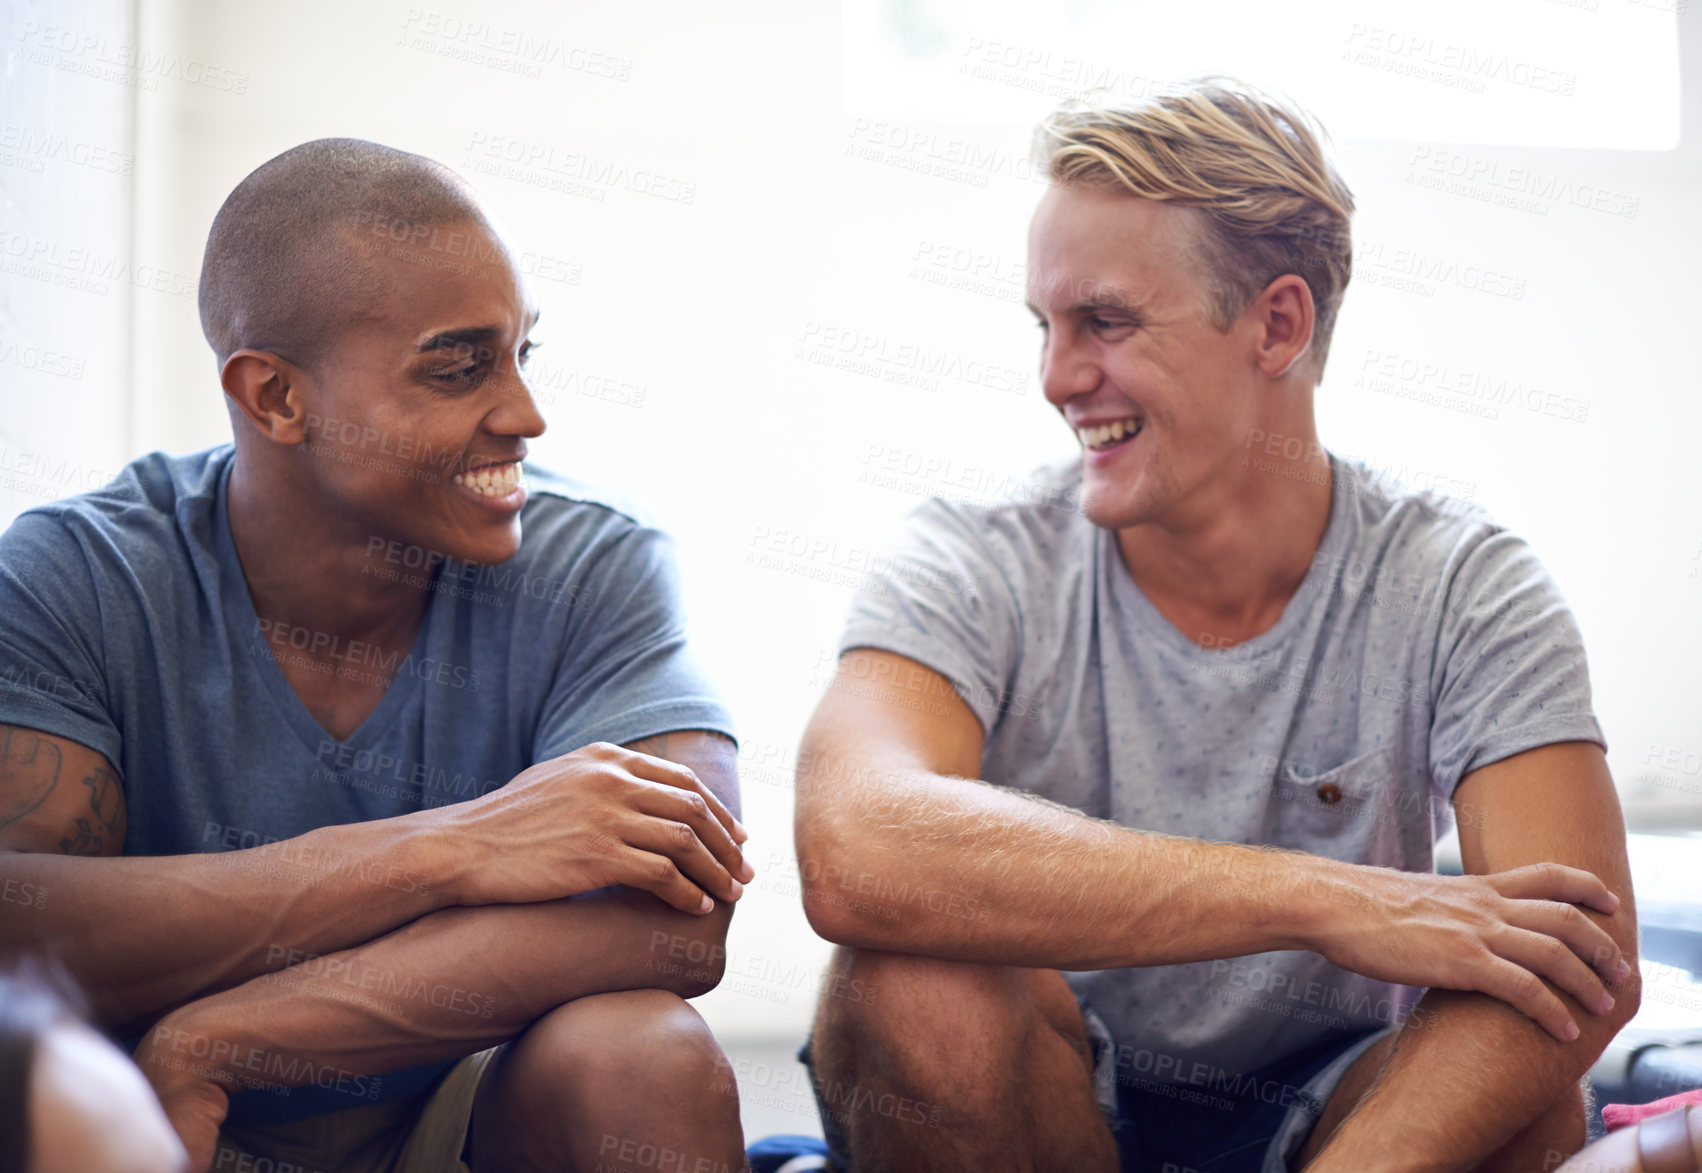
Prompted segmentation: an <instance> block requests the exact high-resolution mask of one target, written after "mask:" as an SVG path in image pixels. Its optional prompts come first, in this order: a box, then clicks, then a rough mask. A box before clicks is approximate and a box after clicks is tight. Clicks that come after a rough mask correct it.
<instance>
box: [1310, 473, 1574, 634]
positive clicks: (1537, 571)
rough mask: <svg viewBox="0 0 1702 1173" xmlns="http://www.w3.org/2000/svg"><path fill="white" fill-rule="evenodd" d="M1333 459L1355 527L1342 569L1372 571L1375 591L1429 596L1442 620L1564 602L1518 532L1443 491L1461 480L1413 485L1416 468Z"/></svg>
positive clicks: (1539, 610) (1533, 611)
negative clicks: (1354, 541)
mask: <svg viewBox="0 0 1702 1173" xmlns="http://www.w3.org/2000/svg"><path fill="white" fill-rule="evenodd" d="M1338 459H1339V458H1338ZM1339 467H1340V468H1341V470H1342V474H1343V475H1342V482H1343V485H1344V487H1345V488H1346V489H1347V491H1348V492H1349V493H1350V494H1351V497H1350V500H1349V501H1348V507H1349V508H1350V509H1351V510H1352V511H1353V513H1354V515H1355V519H1356V520H1357V522H1358V525H1357V532H1358V535H1359V540H1358V543H1357V547H1356V548H1353V549H1350V550H1348V551H1347V552H1346V553H1345V555H1344V559H1343V560H1344V562H1346V563H1347V564H1346V565H1344V566H1343V567H1342V568H1341V573H1342V574H1343V575H1344V576H1347V577H1350V578H1351V577H1352V576H1356V575H1357V576H1359V577H1360V581H1361V583H1362V584H1363V583H1367V582H1369V581H1371V580H1372V579H1375V581H1376V589H1377V590H1378V592H1379V593H1384V592H1399V594H1400V595H1401V596H1402V597H1405V596H1412V597H1415V598H1420V599H1423V598H1429V599H1431V600H1432V603H1433V607H1434V612H1433V613H1434V614H1436V615H1437V616H1438V617H1441V618H1442V619H1443V621H1444V623H1447V622H1449V621H1450V617H1451V621H1452V622H1456V623H1461V622H1463V623H1470V622H1475V621H1478V620H1483V619H1488V618H1494V617H1499V618H1501V619H1505V618H1507V617H1508V615H1509V614H1511V615H1513V616H1514V617H1518V616H1519V615H1524V614H1526V613H1529V614H1530V615H1532V616H1539V615H1546V614H1548V613H1550V612H1553V611H1561V610H1564V600H1563V599H1562V597H1561V595H1560V591H1559V588H1558V586H1557V585H1556V584H1555V582H1554V581H1553V579H1552V578H1551V577H1550V576H1549V573H1548V570H1547V568H1546V567H1545V566H1544V565H1543V563H1542V560H1541V559H1540V558H1539V557H1538V556H1537V554H1536V551H1535V550H1533V549H1532V548H1531V546H1530V544H1529V543H1528V542H1526V541H1525V539H1524V538H1522V537H1521V536H1519V535H1518V534H1517V533H1514V532H1513V531H1512V530H1510V529H1509V528H1507V527H1506V526H1505V525H1503V524H1501V523H1500V522H1499V521H1498V520H1496V518H1495V517H1494V516H1493V515H1492V514H1491V513H1490V512H1489V511H1488V510H1487V509H1485V508H1484V507H1483V506H1481V505H1478V504H1476V503H1474V502H1472V501H1471V500H1469V499H1468V498H1466V497H1464V496H1457V495H1454V494H1453V493H1450V492H1446V491H1443V488H1450V487H1451V488H1465V489H1467V491H1468V492H1469V487H1468V486H1443V487H1430V486H1426V487H1414V484H1413V482H1415V481H1416V482H1420V483H1422V482H1423V481H1424V479H1425V478H1424V476H1423V474H1421V473H1420V474H1413V473H1410V472H1409V471H1408V470H1403V469H1400V468H1398V467H1397V468H1377V467H1373V466H1371V465H1369V464H1367V463H1365V462H1363V461H1349V460H1342V462H1341V464H1340V466H1339ZM1510 608H1511V609H1512V610H1511V611H1509V609H1510Z"/></svg>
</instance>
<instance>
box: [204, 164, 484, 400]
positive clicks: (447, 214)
mask: <svg viewBox="0 0 1702 1173" xmlns="http://www.w3.org/2000/svg"><path fill="white" fill-rule="evenodd" d="M463 221H473V222H476V223H478V224H480V225H483V226H485V227H487V228H488V227H489V221H488V219H487V217H486V215H485V212H484V210H483V209H482V208H481V207H480V205H479V201H478V198H477V196H475V195H474V194H473V191H472V189H471V188H470V187H468V186H467V184H466V182H465V181H464V180H462V179H461V177H460V176H459V175H457V174H456V173H455V172H453V171H451V170H450V169H449V168H448V167H445V166H444V165H443V164H441V163H437V162H434V161H433V160H431V159H427V158H425V157H424V156H423V155H413V154H409V153H408V152H407V151H398V150H396V149H395V148H394V147H386V146H381V145H380V144H378V143H370V142H365V141H363V140H361V139H353V138H325V139H316V140H315V141H313V142H309V143H303V144H302V145H301V146H299V147H292V148H290V149H289V150H287V151H285V152H284V153H283V154H281V155H279V156H277V157H276V158H274V159H272V160H270V161H268V162H266V163H263V164H261V165H260V166H259V167H258V168H256V169H255V170H254V171H253V172H252V173H251V174H250V175H249V176H248V178H246V179H244V180H243V181H242V182H241V183H239V184H237V187H236V190H235V191H233V192H231V194H230V197H229V198H228V199H226V200H225V202H224V206H223V207H221V208H220V209H219V214H218V215H217V216H215V217H214V218H213V229H212V231H211V232H210V233H208V234H207V252H206V255H205V256H204V257H203V259H202V262H201V285H200V308H201V330H202V333H204V334H205V335H206V336H207V342H208V343H209V344H210V345H211V346H212V348H213V353H214V354H216V355H217V356H218V360H219V365H220V366H221V367H222V366H223V365H224V364H225V361H226V360H227V359H229V358H230V356H231V355H232V354H233V353H235V352H236V351H239V350H248V349H252V350H263V351H268V352H270V353H273V354H276V355H279V356H280V357H282V358H285V359H288V360H289V361H291V362H293V363H296V364H297V365H299V366H302V367H305V368H307V369H309V370H317V369H318V368H319V364H320V363H321V361H322V360H323V359H324V358H325V357H326V356H327V355H328V354H329V353H330V351H331V350H332V348H333V346H334V345H335V343H336V341H337V339H338V337H339V336H340V335H341V333H342V331H343V330H344V329H346V328H347V327H348V326H350V325H352V324H354V323H356V322H358V321H361V320H362V319H363V318H364V317H365V315H366V314H367V313H368V312H369V311H370V309H371V308H372V307H373V306H374V305H376V304H377V303H378V302H379V301H380V300H381V299H382V298H383V297H384V296H385V295H386V294H387V293H388V292H389V291H390V287H391V284H392V283H393V281H394V278H393V277H390V276H387V275H386V268H385V266H383V265H381V264H378V263H376V262H377V259H378V257H379V256H380V255H381V254H383V253H385V252H387V251H390V252H393V251H394V249H395V245H396V244H397V243H399V242H418V241H420V240H421V239H423V238H427V237H431V238H433V239H435V233H434V230H435V229H437V228H439V227H441V226H444V225H448V224H454V223H457V222H463Z"/></svg>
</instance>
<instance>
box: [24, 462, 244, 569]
mask: <svg viewBox="0 0 1702 1173" xmlns="http://www.w3.org/2000/svg"><path fill="white" fill-rule="evenodd" d="M231 457H232V448H231V446H230V445H229V444H223V445H218V446H216V447H213V448H207V449H203V450H202V451H199V452H192V453H189V454H187V455H183V456H172V455H169V454H167V453H164V452H151V453H149V454H148V455H146V456H142V457H139V458H137V459H136V460H133V461H131V462H130V463H129V464H127V465H126V466H125V467H124V468H123V469H122V470H121V471H120V472H119V473H118V475H117V476H116V477H114V478H113V479H112V480H111V481H109V482H107V483H106V484H105V485H102V486H100V487H99V488H95V489H90V490H88V491H86V492H82V493H77V494H75V495H73V496H69V497H62V498H60V499H59V500H57V501H49V502H47V503H45V504H42V505H37V506H35V507H33V508H31V509H27V510H25V511H24V512H23V513H21V514H19V515H18V517H17V518H16V519H15V520H14V521H13V522H12V524H11V526H10V527H8V528H7V530H6V532H5V535H4V538H3V539H0V540H3V541H4V543H5V549H6V559H7V561H8V562H9V563H14V562H15V561H16V560H19V559H27V558H28V556H29V555H30V554H35V555H38V556H44V557H53V556H54V555H55V554H58V555H65V554H69V553H70V552H72V551H75V550H80V551H81V553H82V555H83V556H84V557H85V558H87V559H88V560H90V561H97V560H113V561H117V562H121V563H123V564H125V565H126V566H133V567H149V566H153V565H156V564H157V563H158V562H159V561H160V559H161V558H162V557H169V556H170V554H171V553H172V552H173V551H175V550H176V549H177V548H178V547H179V546H180V545H181V537H180V534H181V532H182V528H183V527H184V526H185V525H186V524H187V523H188V521H189V518H188V516H187V515H188V514H189V513H191V512H193V511H195V510H196V509H210V507H211V505H212V503H213V501H214V500H215V499H216V497H217V494H218V486H219V479H220V477H222V476H223V475H224V472H225V470H226V469H227V467H228V466H229V463H230V460H231Z"/></svg>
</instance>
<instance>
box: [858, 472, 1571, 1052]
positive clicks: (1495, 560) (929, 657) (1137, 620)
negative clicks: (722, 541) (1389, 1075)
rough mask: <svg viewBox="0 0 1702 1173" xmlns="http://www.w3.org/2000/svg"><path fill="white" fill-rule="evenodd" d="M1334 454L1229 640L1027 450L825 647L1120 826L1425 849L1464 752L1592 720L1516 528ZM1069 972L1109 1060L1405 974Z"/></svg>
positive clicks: (1255, 960) (1257, 962)
mask: <svg viewBox="0 0 1702 1173" xmlns="http://www.w3.org/2000/svg"><path fill="white" fill-rule="evenodd" d="M1330 460H1331V467H1332V469H1333V482H1332V483H1333V492H1332V494H1331V498H1332V499H1331V505H1330V518H1329V524H1328V526H1327V528H1326V530H1325V533H1324V538H1323V541H1322V542H1321V544H1320V546H1319V548H1318V552H1317V554H1316V555H1315V556H1314V558H1313V562H1312V566H1311V568H1310V569H1309V570H1308V572H1307V574H1306V577H1305V579H1304V580H1303V581H1302V582H1301V585H1300V588H1299V589H1298V590H1297V591H1296V592H1295V595H1294V597H1293V599H1291V600H1290V601H1289V603H1288V606H1287V607H1286V609H1285V610H1284V611H1283V614H1282V618H1281V619H1280V620H1279V621H1278V622H1277V624H1276V625H1275V626H1274V627H1272V628H1271V629H1270V630H1269V631H1266V632H1264V633H1262V634H1261V635H1259V636H1257V637H1256V638H1254V639H1251V640H1249V641H1247V642H1245V643H1242V644H1239V645H1236V646H1235V647H1231V648H1207V647H1202V646H1199V645H1198V644H1195V643H1194V642H1193V641H1192V640H1191V639H1189V637H1188V636H1187V635H1186V634H1184V633H1183V632H1181V631H1179V630H1177V628H1176V627H1174V626H1173V625H1172V624H1171V623H1170V622H1169V620H1167V619H1165V618H1164V616H1163V615H1161V614H1160V613H1159V612H1158V610H1157V609H1156V608H1155V607H1154V606H1153V605H1152V603H1151V602H1150V601H1149V600H1148V599H1147V598H1146V596H1145V595H1144V594H1143V593H1142V592H1141V590H1140V588H1139V587H1138V586H1136V584H1135V581H1134V579H1133V578H1132V577H1131V576H1130V574H1129V572H1128V569H1127V567H1126V566H1125V564H1124V562H1123V560H1122V557H1121V553H1120V551H1119V549H1118V546H1117V541H1116V534H1115V532H1114V531H1112V530H1106V529H1100V528H1098V527H1096V526H1094V525H1093V524H1092V523H1090V522H1089V521H1088V520H1087V519H1086V518H1085V517H1083V516H1082V515H1081V513H1080V512H1079V511H1077V510H1075V509H1073V508H1071V507H1070V505H1069V502H1072V501H1073V500H1074V499H1075V495H1074V493H1073V492H1072V489H1073V487H1074V486H1075V485H1078V484H1079V482H1080V475H1081V474H1080V470H1079V465H1078V463H1077V462H1076V461H1074V460H1072V461H1068V462H1065V463H1062V464H1059V465H1056V466H1052V467H1050V468H1048V469H1046V470H1045V471H1044V472H1043V473H1042V474H1041V477H1040V480H1041V482H1042V483H1044V484H1045V485H1047V486H1049V487H1050V489H1049V491H1048V492H1046V493H1036V494H1034V495H1033V499H1034V500H1037V501H1043V502H1044V503H1043V504H1022V503H1013V504H1004V505H996V506H991V507H985V506H964V505H954V504H949V503H946V502H944V501H940V500H931V501H928V502H927V503H925V504H923V505H922V506H921V507H919V508H918V509H917V510H916V511H915V512H914V513H913V514H912V515H911V518H910V520H909V522H908V523H907V525H906V526H905V528H904V529H903V530H902V531H901V533H900V535H899V537H898V539H897V540H896V542H895V544H894V546H893V548H892V555H893V556H892V558H891V560H890V561H888V560H886V559H883V560H882V568H881V569H882V570H883V571H884V573H880V574H874V575H871V576H870V577H871V579H873V580H874V581H873V582H872V583H871V584H870V585H869V586H868V587H866V588H865V589H863V590H862V591H861V592H859V594H858V595H857V597H856V599H855V600H854V602H853V604H852V608H851V616H850V619H849V621H848V622H847V624H846V628H845V633H844V636H843V637H842V638H841V640H840V648H841V650H842V651H843V650H845V649H849V648H854V647H873V648H880V649H885V650H887V651H892V652H896V653H898V654H900V655H903V656H907V657H909V658H911V659H913V660H915V661H917V662H919V663H921V664H924V665H926V666H927V667H929V668H932V669H934V670H935V671H937V672H939V673H940V674H941V675H942V676H944V677H946V678H947V679H948V680H950V681H951V682H952V683H953V685H954V687H955V688H956V689H957V691H958V692H959V694H960V695H961V696H962V697H963V698H964V700H965V701H966V702H967V703H968V704H969V706H970V707H971V708H972V709H973V710H974V711H975V714H976V716H977V717H978V718H979V719H980V721H981V725H982V728H983V730H984V731H985V733H986V747H985V750H984V752H983V755H982V763H981V765H982V773H981V776H982V777H983V778H985V779H986V780H987V781H990V782H996V783H1000V784H1003V785H1007V786H1013V787H1017V788H1019V789H1022V790H1027V791H1030V792H1032V793H1034V794H1038V795H1042V796H1044V797H1046V798H1049V799H1052V800H1054V801H1056V802H1061V803H1065V804H1068V805H1069V806H1072V807H1076V808H1078V809H1080V810H1082V811H1085V812H1087V813H1088V814H1091V815H1096V816H1099V817H1101V818H1109V819H1114V820H1116V821H1117V822H1120V823H1123V824H1125V825H1127V826H1130V827H1139V828H1143V829H1149V830H1154V831H1162V832H1166V833H1169V834H1173V835H1185V836H1190V837H1194V838H1199V839H1207V840H1215V841H1219V842H1232V843H1263V844H1273V845H1277V846H1282V847H1289V848H1296V849H1299V850H1302V851H1308V852H1312V853H1314V854H1317V855H1324V856H1330V857H1332V858H1335V859H1340V860H1346V861H1349V862H1354V863H1366V864H1380V865H1384V866H1388V867H1396V868H1404V869H1407V870H1410V871H1431V870H1433V869H1434V862H1433V858H1432V847H1433V845H1434V843H1435V841H1436V839H1437V838H1438V837H1440V835H1441V834H1442V833H1444V832H1445V831H1446V830H1447V828H1448V827H1449V826H1450V825H1451V820H1452V817H1453V816H1452V812H1451V810H1450V799H1451V797H1452V795H1453V792H1454V788H1455V786H1457V785H1458V784H1459V781H1460V779H1461V778H1462V777H1464V776H1465V775H1466V774H1468V773H1469V772H1471V771H1472V770H1475V769H1477V768H1479V767H1481V766H1486V765H1488V764H1490V763H1492V762H1495V761H1498V760H1500V759H1502V758H1506V757H1510V756H1512V755H1513V754H1517V753H1520V752H1523V751H1525V750H1528V749H1533V748H1536V747H1538V746H1542V745H1547V744H1551V743H1553V742H1558V741H1579V740H1582V741H1593V742H1596V743H1597V744H1605V743H1604V742H1603V739H1602V733H1601V728H1600V726H1599V725H1598V724H1597V723H1596V719H1595V717H1594V715H1593V714H1592V712H1591V708H1590V686H1589V677H1588V672H1587V669H1586V666H1585V661H1584V649H1583V644H1582V640H1581V639H1580V636H1579V633H1578V628H1577V625H1576V623H1575V622H1574V620H1573V618H1572V615H1571V612H1570V611H1569V610H1568V609H1567V606H1566V604H1565V601H1564V600H1563V598H1562V597H1561V594H1560V592H1559V590H1558V589H1557V588H1556V586H1555V584H1554V582H1553V580H1552V579H1551V578H1550V577H1549V575H1548V573H1547V571H1546V570H1545V569H1544V568H1543V566H1542V564H1541V563H1540V562H1539V561H1538V560H1537V558H1536V556H1535V555H1534V554H1533V553H1532V552H1531V550H1530V548H1529V546H1527V545H1526V544H1525V543H1524V542H1523V541H1522V540H1520V539H1519V538H1517V537H1515V536H1514V535H1512V534H1510V533H1508V532H1507V531H1506V530H1504V529H1502V528H1500V527H1499V526H1497V525H1495V524H1494V523H1493V522H1491V521H1490V520H1489V519H1488V518H1487V517H1486V516H1485V515H1484V514H1483V512H1482V511H1481V510H1479V509H1476V508H1475V507H1462V506H1461V505H1460V503H1458V502H1454V501H1450V500H1447V499H1445V498H1441V497H1438V496H1435V495H1434V494H1428V493H1412V492H1408V491H1405V490H1404V489H1402V488H1401V487H1400V486H1398V485H1395V484H1392V483H1389V482H1386V481H1382V480H1379V479H1378V478H1377V477H1376V476H1375V475H1374V474H1373V473H1372V472H1371V470H1370V469H1368V468H1367V467H1365V466H1363V465H1360V464H1357V463H1355V462H1352V461H1348V460H1345V459H1342V458H1339V457H1336V456H1333V455H1332V456H1331V458H1330ZM1469 817H1472V816H1471V815H1470V814H1469V813H1463V814H1462V815H1461V820H1462V821H1464V820H1465V819H1466V818H1469ZM1067 976H1068V977H1069V980H1070V982H1071V985H1072V986H1073V987H1074V988H1075V990H1076V992H1077V993H1078V994H1079V995H1082V996H1083V997H1085V999H1086V1000H1087V1001H1088V1002H1089V1004H1090V1005H1091V1006H1092V1008H1093V1009H1094V1010H1095V1011H1096V1012H1097V1013H1098V1014H1099V1016H1100V1018H1101V1019H1103V1021H1104V1022H1105V1024H1106V1025H1107V1027H1108V1028H1109V1030H1110V1033H1111V1036H1112V1038H1113V1040H1114V1041H1115V1042H1116V1043H1117V1045H1118V1046H1117V1052H1116V1054H1117V1062H1118V1065H1119V1068H1120V1069H1123V1070H1125V1071H1132V1072H1133V1074H1132V1075H1131V1076H1129V1077H1130V1078H1146V1079H1153V1078H1156V1079H1165V1078H1170V1079H1173V1080H1175V1081H1181V1082H1199V1080H1200V1079H1201V1078H1215V1077H1216V1076H1206V1077H1202V1076H1201V1075H1200V1074H1199V1073H1200V1072H1201V1071H1206V1072H1214V1071H1216V1072H1229V1073H1237V1072H1246V1071H1250V1070H1252V1069H1254V1068H1256V1067H1258V1066H1260V1065H1262V1064H1265V1063H1269V1062H1272V1061H1274V1060H1277V1059H1280V1058H1282V1057H1284V1056H1287V1055H1290V1054H1293V1053H1295V1052H1297V1051H1299V1050H1301V1049H1303V1048H1307V1047H1309V1046H1311V1045H1313V1044H1316V1043H1321V1042H1324V1041H1325V1040H1326V1039H1327V1037H1328V1036H1331V1035H1332V1034H1335V1033H1337V1032H1348V1031H1354V1032H1358V1031H1363V1030H1367V1029H1375V1028H1377V1027H1380V1026H1386V1025H1388V1024H1390V1023H1391V1022H1399V1021H1402V1020H1403V1019H1404V1018H1405V1016H1406V1014H1407V1013H1408V1012H1409V1011H1410V1009H1411V1007H1412V1005H1413V1004H1414V1003H1415V1002H1416V1001H1417V1000H1418V997H1419V995H1420V994H1421V992H1422V991H1419V990H1416V989H1412V988H1409V987H1404V986H1397V985H1392V984H1390V983H1386V982H1379V981H1372V980H1370V979H1368V978H1364V977H1361V976H1359V975H1357V974H1351V973H1348V972H1346V971H1345V970H1342V969H1338V968H1337V967H1335V966H1333V965H1330V964H1329V963H1328V962H1326V961H1325V960H1324V959H1323V958H1322V957H1320V956H1318V955H1317V954H1314V953H1309V952H1302V951H1283V952H1272V953H1261V954H1256V955H1253V956H1248V957H1242V958H1234V959H1225V960H1222V961H1206V962H1196V963H1192V964H1187V965H1170V966H1151V967H1139V968H1126V969H1110V970H1098V971H1093V972H1083V973H1075V974H1069V975H1067ZM1202 1064H1203V1065H1205V1066H1204V1067H1201V1066H1198V1065H1202Z"/></svg>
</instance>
